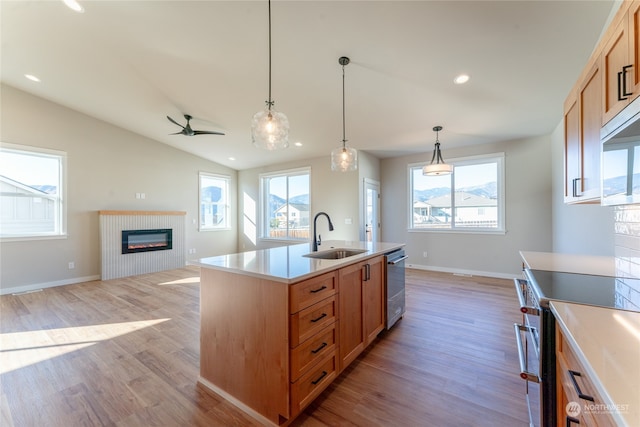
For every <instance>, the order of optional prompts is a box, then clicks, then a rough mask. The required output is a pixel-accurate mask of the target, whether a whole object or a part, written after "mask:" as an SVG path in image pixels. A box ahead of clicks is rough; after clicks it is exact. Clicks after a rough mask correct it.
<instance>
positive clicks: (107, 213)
mask: <svg viewBox="0 0 640 427" xmlns="http://www.w3.org/2000/svg"><path fill="white" fill-rule="evenodd" d="M98 214H100V215H132V216H135V215H171V216H179V215H183V216H184V215H186V214H187V213H186V212H183V211H98Z"/></svg>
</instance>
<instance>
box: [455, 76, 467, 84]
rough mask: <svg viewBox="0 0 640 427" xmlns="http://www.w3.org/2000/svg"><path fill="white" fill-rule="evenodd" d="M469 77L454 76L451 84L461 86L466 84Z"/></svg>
mask: <svg viewBox="0 0 640 427" xmlns="http://www.w3.org/2000/svg"><path fill="white" fill-rule="evenodd" d="M469 78H470V77H469V75H468V74H460V75H459V76H456V78H455V79H453V82H454V83H455V84H457V85H461V84H464V83H466V82H468V81H469Z"/></svg>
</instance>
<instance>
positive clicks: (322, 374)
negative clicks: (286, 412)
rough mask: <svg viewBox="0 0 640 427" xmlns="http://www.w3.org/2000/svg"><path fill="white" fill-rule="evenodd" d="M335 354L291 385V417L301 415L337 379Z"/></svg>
mask: <svg viewBox="0 0 640 427" xmlns="http://www.w3.org/2000/svg"><path fill="white" fill-rule="evenodd" d="M336 375H337V373H336V355H335V352H334V353H333V354H331V355H329V356H327V358H326V359H324V360H323V361H322V362H320V363H319V364H318V366H317V367H316V368H314V369H312V370H311V371H309V372H308V373H306V374H304V375H303V376H302V377H301V378H300V379H299V380H298V381H296V382H294V383H293V384H291V415H292V416H295V415H296V414H298V413H300V411H302V410H303V409H304V408H305V407H306V406H307V405H308V404H309V403H311V401H313V399H315V398H316V397H318V395H319V394H320V393H321V392H322V390H324V389H325V388H326V387H327V386H328V385H329V384H330V383H331V381H333V380H334V379H335V377H336Z"/></svg>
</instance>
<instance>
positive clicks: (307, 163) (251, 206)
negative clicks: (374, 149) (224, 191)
mask: <svg viewBox="0 0 640 427" xmlns="http://www.w3.org/2000/svg"><path fill="white" fill-rule="evenodd" d="M329 154H330V153H327V155H326V156H325V157H317V158H314V159H308V160H303V161H295V162H288V163H281V164H277V165H271V166H268V167H261V168H255V169H247V170H243V171H239V172H238V212H239V214H240V215H241V219H240V220H239V221H238V222H239V227H238V244H239V247H238V250H239V251H241V252H244V251H249V250H254V249H263V248H267V247H274V246H280V245H282V244H284V242H282V241H274V240H261V239H259V238H258V234H257V233H258V232H259V231H258V229H257V227H256V226H257V224H256V222H257V220H256V219H257V218H258V209H259V208H260V206H259V205H260V192H259V181H260V174H262V173H269V172H277V171H284V170H289V169H297V168H302V167H310V168H311V213H310V215H309V217H310V221H311V227H313V217H314V216H315V215H316V213H318V212H320V211H323V212H326V213H327V214H328V215H329V216H330V217H331V221H332V222H333V225H334V227H335V229H334V231H331V232H330V231H329V228H328V224H327V221H326V218H323V217H321V218H319V219H318V234H320V235H321V236H322V239H323V240H353V241H358V240H360V229H361V225H360V224H361V217H362V214H361V212H362V184H361V183H362V181H363V180H364V178H369V179H373V180H379V179H380V177H379V162H378V159H377V158H375V157H374V156H371V155H370V154H367V153H364V152H359V153H358V160H359V166H358V171H357V172H347V173H342V172H332V171H331V160H330V155H329ZM349 219H350V220H351V224H346V223H345V222H346V220H349Z"/></svg>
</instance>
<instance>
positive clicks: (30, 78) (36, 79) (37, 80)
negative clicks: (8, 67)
mask: <svg viewBox="0 0 640 427" xmlns="http://www.w3.org/2000/svg"><path fill="white" fill-rule="evenodd" d="M24 76H25V77H26V78H28V79H29V80H31V81H32V82H36V83H40V79H39V78H37V77H36V76H34V75H33V74H25V75H24Z"/></svg>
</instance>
